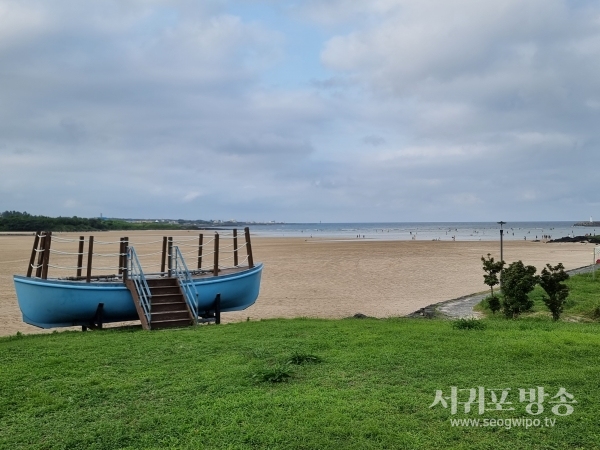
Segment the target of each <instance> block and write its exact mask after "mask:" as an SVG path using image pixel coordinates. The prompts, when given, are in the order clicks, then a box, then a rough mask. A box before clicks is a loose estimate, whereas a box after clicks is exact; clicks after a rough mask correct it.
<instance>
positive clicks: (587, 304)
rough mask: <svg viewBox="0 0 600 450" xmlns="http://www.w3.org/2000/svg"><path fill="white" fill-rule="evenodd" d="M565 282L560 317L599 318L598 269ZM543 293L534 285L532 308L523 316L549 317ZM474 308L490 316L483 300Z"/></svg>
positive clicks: (500, 313) (599, 291)
mask: <svg viewBox="0 0 600 450" xmlns="http://www.w3.org/2000/svg"><path fill="white" fill-rule="evenodd" d="M565 284H566V285H567V286H569V297H568V298H567V302H566V303H565V309H564V312H563V314H562V315H561V319H563V320H594V321H598V320H600V270H599V271H598V272H597V273H596V275H595V276H593V275H592V274H591V273H586V274H580V275H574V276H571V277H570V278H569V279H568V280H567V281H566V282H565ZM545 295H546V293H545V292H544V290H543V289H542V288H541V287H540V286H539V285H538V286H536V287H535V289H534V290H533V291H532V292H531V293H530V294H529V297H530V298H531V299H532V300H533V301H534V305H533V308H532V309H531V313H526V314H524V316H528V315H534V316H540V315H541V316H548V317H550V316H551V315H550V311H549V310H548V308H547V307H546V305H545V304H544V301H543V297H544V296H545ZM475 309H476V310H478V311H481V312H484V313H485V314H486V315H487V316H490V317H491V312H490V311H489V309H488V308H487V305H486V303H485V300H484V302H482V303H481V304H479V305H477V307H476V308H475ZM497 316H502V311H500V312H499V313H497ZM502 317H503V316H502Z"/></svg>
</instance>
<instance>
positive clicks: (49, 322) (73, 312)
mask: <svg viewBox="0 0 600 450" xmlns="http://www.w3.org/2000/svg"><path fill="white" fill-rule="evenodd" d="M262 267H263V266H262V264H258V265H256V266H255V267H253V268H251V269H248V270H244V271H242V272H237V273H233V274H228V275H221V276H218V277H208V278H195V279H194V280H193V282H194V285H195V287H196V290H197V292H198V297H199V308H198V309H199V311H206V310H211V309H213V307H214V301H215V298H216V296H217V294H220V295H221V311H222V312H229V311H241V310H244V309H246V308H248V307H249V306H251V305H252V304H254V302H255V301H256V299H257V298H258V294H259V291H260V280H261V274H262ZM13 279H14V283H15V290H16V293H17V300H18V302H19V308H20V309H21V313H22V314H23V321H24V322H25V323H28V324H30V325H35V326H37V327H40V328H56V327H70V326H78V325H83V326H85V325H89V324H90V323H93V322H94V321H95V319H96V314H97V311H98V307H99V305H100V304H102V322H103V323H111V322H125V321H129V320H138V319H139V317H138V314H137V311H136V308H135V304H134V302H133V298H132V296H131V292H129V290H128V289H127V287H125V285H124V284H123V283H112V282H92V283H85V282H81V281H62V280H42V279H39V278H28V277H23V276H19V275H15V276H14V277H13Z"/></svg>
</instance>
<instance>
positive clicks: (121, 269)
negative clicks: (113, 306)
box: [119, 238, 125, 281]
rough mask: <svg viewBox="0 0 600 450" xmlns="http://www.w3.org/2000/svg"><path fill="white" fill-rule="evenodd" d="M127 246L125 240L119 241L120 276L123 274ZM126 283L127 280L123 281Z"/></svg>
mask: <svg viewBox="0 0 600 450" xmlns="http://www.w3.org/2000/svg"><path fill="white" fill-rule="evenodd" d="M124 244H125V238H121V239H119V275H122V274H123V253H124V250H123V245H124ZM123 281H125V280H123Z"/></svg>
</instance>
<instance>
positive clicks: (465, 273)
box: [0, 231, 594, 335]
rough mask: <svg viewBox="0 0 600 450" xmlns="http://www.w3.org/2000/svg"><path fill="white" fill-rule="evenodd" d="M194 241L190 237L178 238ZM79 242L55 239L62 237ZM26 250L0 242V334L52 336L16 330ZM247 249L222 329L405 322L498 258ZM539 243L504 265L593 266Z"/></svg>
mask: <svg viewBox="0 0 600 450" xmlns="http://www.w3.org/2000/svg"><path fill="white" fill-rule="evenodd" d="M81 234H89V233H81ZM121 234H123V233H121V232H105V233H102V237H103V239H102V240H103V241H109V240H110V241H114V240H118V238H119V237H120V236H121ZM163 234H167V233H160V234H157V233H156V232H154V231H143V232H136V233H133V232H131V233H128V235H129V237H130V239H131V241H132V242H134V243H135V241H136V240H138V241H145V242H148V241H156V239H155V238H156V236H157V235H158V236H160V235H163ZM169 234H173V235H175V233H169ZM194 234H196V233H195V232H193V231H183V232H178V233H177V235H184V236H191V235H194ZM79 235H80V233H64V234H63V233H61V236H63V237H74V238H77V237H78V236H79ZM109 238H110V239H109ZM32 243H33V239H32V237H31V235H19V236H4V237H1V238H0V246H1V249H2V252H0V335H14V334H15V333H16V332H17V331H20V332H22V333H28V334H29V333H40V332H41V333H44V332H52V331H53V330H40V329H37V328H35V327H32V326H29V325H26V324H25V323H23V322H22V318H21V313H20V310H19V307H18V304H17V301H16V296H15V292H14V286H13V281H12V276H13V275H14V274H24V273H25V271H26V267H27V262H28V260H29V255H30V254H31V245H32ZM252 244H253V245H252V247H253V253H254V259H255V261H257V262H263V263H264V264H265V268H264V271H263V279H262V284H261V292H260V295H259V298H258V300H257V302H256V303H255V304H254V305H253V306H251V307H249V308H248V309H246V310H244V311H239V312H231V313H225V314H223V323H230V322H240V321H245V320H247V319H248V318H249V319H250V320H260V319H271V318H292V317H318V318H332V319H338V318H345V317H350V316H353V315H355V314H357V313H361V314H364V315H367V316H371V317H379V318H382V317H399V316H407V315H410V314H411V313H414V312H415V311H417V310H420V309H423V308H427V307H430V306H431V305H436V304H439V303H443V302H449V301H453V300H456V299H458V298H461V297H465V296H471V295H472V293H474V292H483V291H485V290H486V286H485V284H484V283H483V271H482V269H481V261H480V259H481V256H484V255H486V254H487V253H491V254H492V256H493V257H494V258H498V256H499V252H500V246H499V243H498V242H497V241H427V240H382V239H362V238H361V239H342V240H340V239H328V238H321V237H317V238H315V237H313V238H312V239H310V238H303V237H264V236H254V235H253V240H252ZM539 244H541V243H538V242H531V241H527V242H523V241H508V242H505V243H504V255H505V260H506V261H507V262H510V261H516V260H518V259H521V260H523V262H525V263H526V264H532V265H535V266H536V267H538V269H540V270H541V267H543V266H544V265H545V264H546V263H552V264H557V263H558V262H562V263H563V264H564V265H565V267H566V268H567V270H571V269H574V268H578V267H582V266H585V265H589V264H590V263H591V262H592V259H593V248H594V245H586V244H584V245H582V244H578V243H557V244H556V245H539ZM56 245H57V246H56V247H55V244H54V243H53V248H56V249H57V250H65V251H71V250H72V249H70V248H67V247H64V248H61V247H59V244H58V243H57V244H56ZM65 245H66V244H65ZM153 245H160V244H153ZM149 249H150V250H149V251H154V250H155V249H154V248H153V247H152V248H150V247H149ZM104 250H107V249H104ZM108 252H109V251H108ZM56 258H58V256H57V257H56ZM65 258H66V260H65V263H64V265H66V266H69V265H73V264H72V262H71V259H73V257H72V256H65ZM150 258H156V257H155V256H152V257H150ZM114 262H115V263H116V261H114ZM151 262H153V260H152V261H151ZM108 263H110V264H112V263H113V261H112V259H110V258H109V261H108ZM57 264H58V262H57ZM50 276H51V277H52V276H53V275H52V274H50ZM449 299H451V300H449ZM107 326H108V327H110V326H111V325H110V324H108V325H107ZM72 329H78V328H72Z"/></svg>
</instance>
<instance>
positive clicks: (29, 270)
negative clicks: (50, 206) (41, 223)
mask: <svg viewBox="0 0 600 450" xmlns="http://www.w3.org/2000/svg"><path fill="white" fill-rule="evenodd" d="M40 233H41V231H36V232H35V239H34V240H33V248H32V249H31V258H29V266H28V267H27V278H31V274H32V272H33V264H34V263H35V255H36V253H37V249H38V244H39V242H40Z"/></svg>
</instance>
